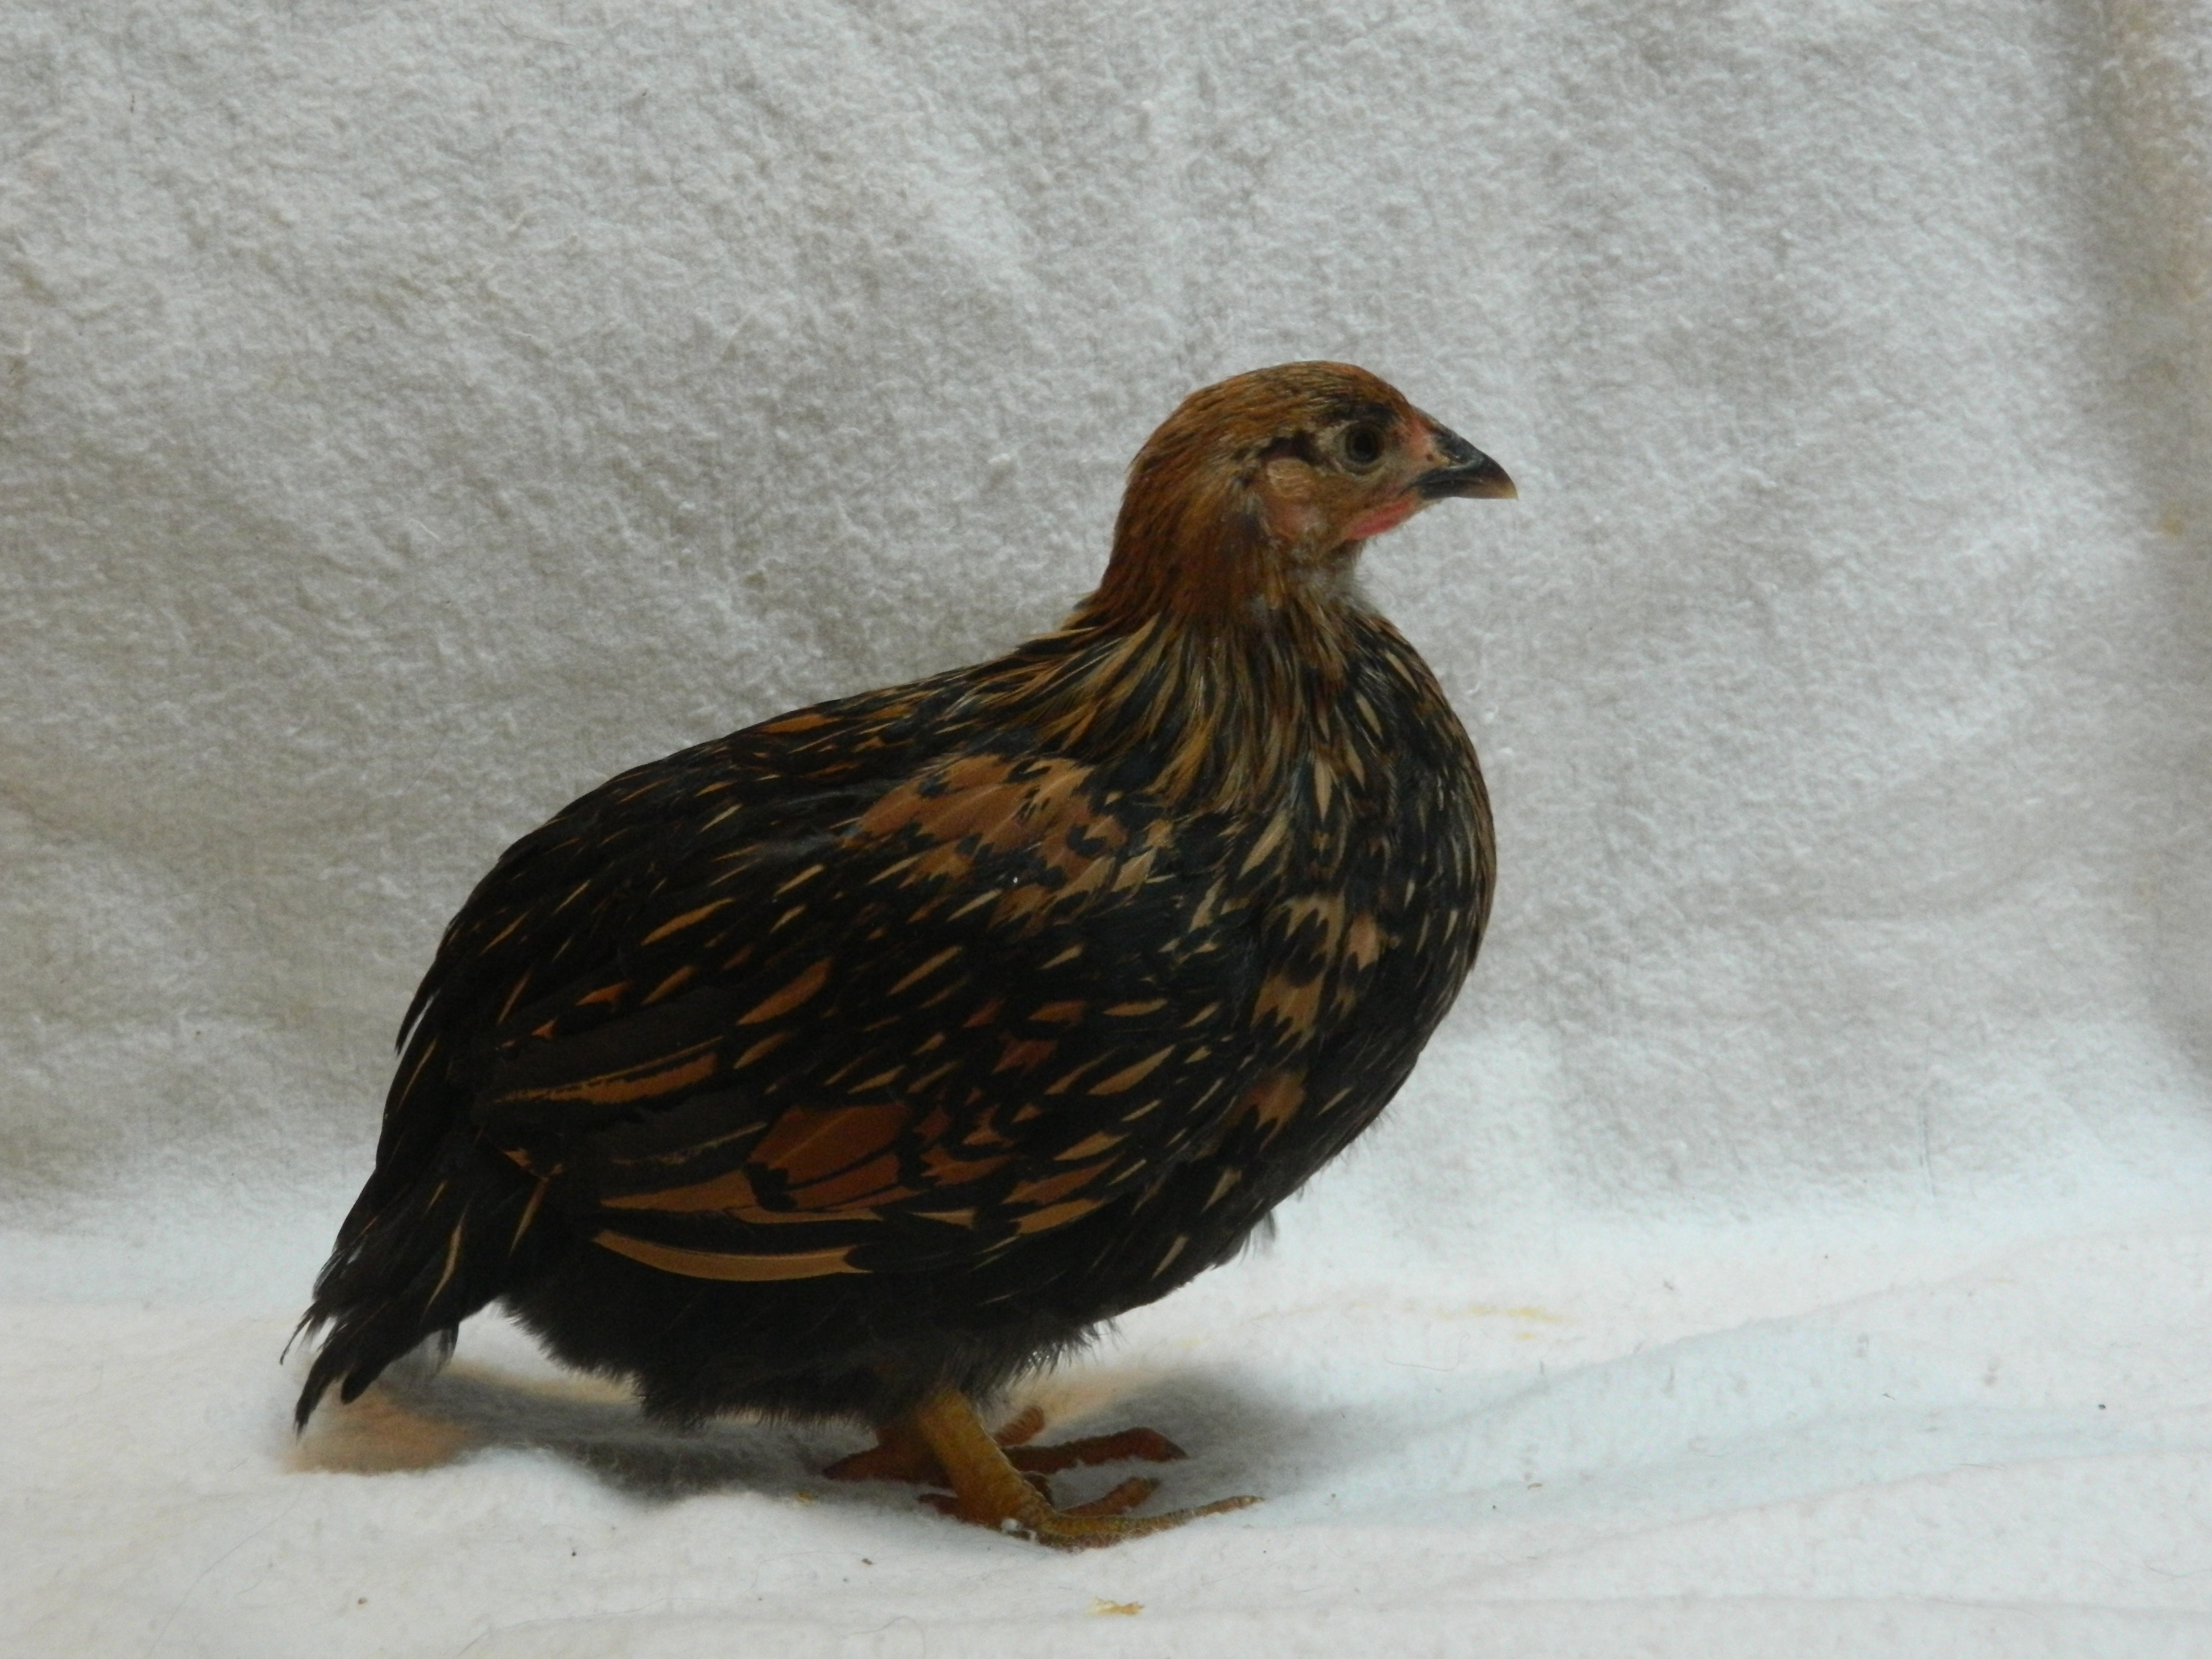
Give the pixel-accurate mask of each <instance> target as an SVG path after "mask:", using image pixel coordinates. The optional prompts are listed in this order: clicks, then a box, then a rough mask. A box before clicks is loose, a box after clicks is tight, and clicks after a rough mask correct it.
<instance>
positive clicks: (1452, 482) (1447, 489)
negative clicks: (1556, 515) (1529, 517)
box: [1413, 421, 1521, 501]
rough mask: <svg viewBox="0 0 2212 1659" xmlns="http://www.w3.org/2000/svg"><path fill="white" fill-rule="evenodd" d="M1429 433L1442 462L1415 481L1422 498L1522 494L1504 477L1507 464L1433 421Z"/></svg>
mask: <svg viewBox="0 0 2212 1659" xmlns="http://www.w3.org/2000/svg"><path fill="white" fill-rule="evenodd" d="M1429 435H1430V438H1431V441H1432V442H1433V445H1434V447H1433V449H1432V450H1431V454H1432V455H1433V456H1434V457H1435V458H1436V459H1438V460H1440V461H1442V462H1443V465H1441V466H1437V467H1432V468H1431V469H1430V470H1429V471H1426V472H1424V473H1422V474H1421V476H1420V477H1418V478H1416V479H1414V480H1413V493H1414V494H1415V495H1419V497H1420V498H1421V499H1422V500H1423V501H1442V500H1443V499H1444V497H1446V496H1447V495H1477V496H1487V497H1489V498H1490V499H1492V500H1493V501H1512V500H1515V499H1516V498H1517V497H1518V496H1519V495H1520V494H1521V492H1520V491H1519V490H1517V489H1515V488H1514V487H1513V480H1512V479H1510V478H1509V477H1506V476H1505V469H1504V467H1502V466H1500V465H1498V463H1497V462H1495V461H1493V460H1492V459H1490V457H1489V456H1487V455H1486V454H1484V453H1482V452H1481V451H1480V450H1479V449H1477V448H1476V447H1474V445H1473V444H1471V443H1469V442H1468V441H1467V440H1466V439H1464V438H1462V437H1461V436H1460V435H1459V434H1458V433H1456V432H1454V431H1452V430H1451V429H1449V428H1447V427H1441V426H1438V425H1437V424H1436V423H1435V422H1433V421H1432V422H1430V423H1429Z"/></svg>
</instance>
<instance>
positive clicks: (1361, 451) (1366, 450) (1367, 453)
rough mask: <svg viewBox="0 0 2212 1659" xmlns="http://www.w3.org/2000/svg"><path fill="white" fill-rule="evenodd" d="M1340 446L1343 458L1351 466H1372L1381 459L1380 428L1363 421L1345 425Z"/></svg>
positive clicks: (1381, 439)
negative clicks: (1351, 425)
mask: <svg viewBox="0 0 2212 1659" xmlns="http://www.w3.org/2000/svg"><path fill="white" fill-rule="evenodd" d="M1340 447H1342V449H1343V451H1344V459H1346V461H1348V462H1350V463H1351V464H1352V465H1353V466H1362V467H1364V466H1372V465H1375V463H1376V462H1377V461H1379V460H1381V459H1383V428H1380V427H1377V426H1370V425H1369V424H1367V423H1366V422H1364V421H1363V422H1361V423H1360V424H1359V425H1358V426H1354V427H1347V428H1346V429H1345V434H1344V437H1343V440H1342V441H1341V446H1340Z"/></svg>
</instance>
